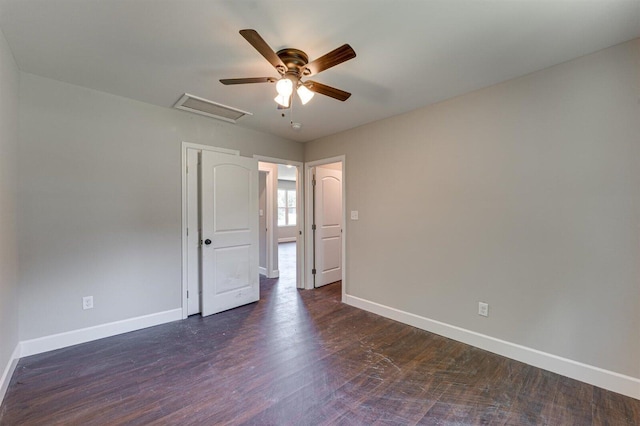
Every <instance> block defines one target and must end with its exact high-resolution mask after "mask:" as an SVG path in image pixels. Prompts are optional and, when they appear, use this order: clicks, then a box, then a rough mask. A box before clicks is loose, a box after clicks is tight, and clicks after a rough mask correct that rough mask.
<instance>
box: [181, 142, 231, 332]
mask: <svg viewBox="0 0 640 426" xmlns="http://www.w3.org/2000/svg"><path fill="white" fill-rule="evenodd" d="M188 149H196V150H200V151H203V150H207V151H215V152H222V153H225V154H231V155H240V151H238V150H235V149H227V148H217V147H214V146H209V145H200V144H195V143H190V142H184V141H183V142H182V146H181V148H180V150H181V175H182V230H181V232H182V318H183V319H184V318H187V317H188V316H189V300H188V298H187V290H188V289H189V288H188V272H189V254H191V255H192V256H193V255H197V254H194V253H193V252H191V253H190V250H189V245H188V237H187V233H188V232H194V231H195V232H199V230H198V229H196V230H192V231H187V224H188V218H189V210H188V207H189V206H188V200H187V190H188V187H187V184H188V180H187V150H188ZM193 172H196V173H197V170H196V171H193ZM196 189H198V188H196ZM198 214H199V213H198Z"/></svg>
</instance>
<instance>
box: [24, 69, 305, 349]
mask: <svg viewBox="0 0 640 426" xmlns="http://www.w3.org/2000/svg"><path fill="white" fill-rule="evenodd" d="M20 84H21V86H20V87H21V90H20V114H21V117H22V120H21V121H20V151H19V179H20V191H21V192H20V193H21V197H20V200H19V215H20V219H21V220H20V227H19V247H20V251H19V258H20V273H19V276H20V339H21V340H27V339H34V338H38V337H41V336H47V335H51V334H54V333H61V332H66V331H70V330H76V329H81V328H84V327H91V326H94V325H99V324H105V323H110V322H113V321H119V320H123V319H128V318H133V317H138V316H142V315H147V314H153V313H158V312H163V311H167V310H172V309H176V308H179V307H180V306H181V232H180V227H181V218H180V214H181V213H180V212H181V204H180V203H181V194H180V170H181V168H180V152H181V151H180V147H181V142H182V141H187V142H192V143H198V144H207V145H215V146H219V147H224V148H232V149H237V150H240V153H241V155H244V156H253V155H254V154H259V155H264V156H272V157H278V158H286V159H291V160H298V161H299V160H301V159H302V151H303V147H302V146H301V145H300V144H298V143H296V142H291V141H287V140H283V139H281V138H278V137H274V136H269V135H266V134H262V133H258V132H255V131H251V130H246V129H242V128H240V127H237V126H235V125H233V124H229V123H225V122H221V121H217V120H214V119H209V118H205V117H200V116H197V115H193V114H190V113H186V112H182V111H177V110H173V109H169V108H160V107H157V106H153V105H149V104H145V103H141V102H137V101H133V100H130V99H126V98H122V97H118V96H113V95H109V94H105V93H101V92H97V91H94V90H89V89H85V88H81V87H77V86H72V85H69V84H65V83H60V82H57V81H54V80H50V79H45V78H41V77H37V76H34V75H29V74H23V75H22V78H21V82H20ZM178 95H179V94H176V96H178ZM247 119H250V118H247ZM87 295H92V296H93V297H94V305H95V308H94V309H92V310H84V311H83V310H82V308H81V306H82V304H81V300H82V297H83V296H87Z"/></svg>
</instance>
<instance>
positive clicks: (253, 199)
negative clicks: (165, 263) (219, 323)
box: [200, 151, 260, 316]
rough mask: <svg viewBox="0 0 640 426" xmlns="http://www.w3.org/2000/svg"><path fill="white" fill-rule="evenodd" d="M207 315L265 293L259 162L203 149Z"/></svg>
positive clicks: (204, 305) (204, 306)
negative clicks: (261, 266) (261, 270)
mask: <svg viewBox="0 0 640 426" xmlns="http://www.w3.org/2000/svg"><path fill="white" fill-rule="evenodd" d="M200 191H201V218H202V241H203V246H202V316H206V315H211V314H215V313H218V312H221V311H225V310H227V309H231V308H235V307H237V306H241V305H246V304H247V303H252V302H255V301H257V300H258V299H259V298H260V285H259V279H258V162H257V160H255V159H253V158H246V157H239V156H235V155H228V154H222V153H218V152H212V151H202V159H201V185H200Z"/></svg>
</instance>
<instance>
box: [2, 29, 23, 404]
mask: <svg viewBox="0 0 640 426" xmlns="http://www.w3.org/2000/svg"><path fill="white" fill-rule="evenodd" d="M18 88H19V72H18V68H17V66H16V63H15V62H14V60H13V55H12V54H11V51H10V50H9V46H8V45H7V41H6V40H5V38H4V34H3V33H2V31H0V377H1V376H2V374H3V372H4V369H5V367H6V366H7V365H8V364H9V361H10V359H11V354H12V353H13V351H14V349H15V348H16V346H17V344H18V257H17V256H18V244H17V234H16V228H17V208H18V201H17V189H18V187H17V185H18V179H17V178H18V167H17V164H18ZM1 396H2V395H1V393H0V398H1Z"/></svg>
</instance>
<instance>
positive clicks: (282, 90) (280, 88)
mask: <svg viewBox="0 0 640 426" xmlns="http://www.w3.org/2000/svg"><path fill="white" fill-rule="evenodd" d="M276 91H277V92H278V95H280V96H291V94H292V93H293V82H292V81H291V80H289V79H288V78H281V79H280V80H278V82H277V83H276Z"/></svg>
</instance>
